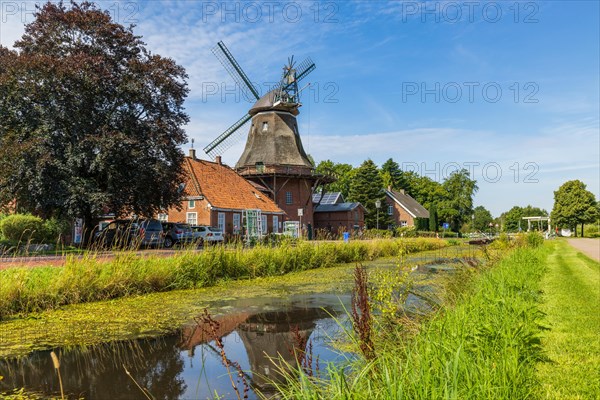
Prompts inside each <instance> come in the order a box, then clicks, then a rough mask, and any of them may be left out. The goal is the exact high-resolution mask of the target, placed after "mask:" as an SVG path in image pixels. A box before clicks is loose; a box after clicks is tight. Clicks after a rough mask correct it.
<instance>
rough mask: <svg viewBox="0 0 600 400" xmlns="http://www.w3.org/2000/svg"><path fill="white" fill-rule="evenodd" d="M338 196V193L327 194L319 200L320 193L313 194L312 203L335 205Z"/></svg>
mask: <svg viewBox="0 0 600 400" xmlns="http://www.w3.org/2000/svg"><path fill="white" fill-rule="evenodd" d="M339 196H340V192H328V193H325V194H324V195H323V197H322V198H321V193H315V194H313V202H314V203H317V202H319V200H321V201H320V203H319V204H335V203H336V202H337V200H338V197H339Z"/></svg>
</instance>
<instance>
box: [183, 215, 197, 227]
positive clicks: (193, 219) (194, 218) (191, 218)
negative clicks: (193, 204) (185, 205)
mask: <svg viewBox="0 0 600 400" xmlns="http://www.w3.org/2000/svg"><path fill="white" fill-rule="evenodd" d="M185 221H186V222H187V223H188V224H190V225H198V213H197V212H189V213H186V216H185Z"/></svg>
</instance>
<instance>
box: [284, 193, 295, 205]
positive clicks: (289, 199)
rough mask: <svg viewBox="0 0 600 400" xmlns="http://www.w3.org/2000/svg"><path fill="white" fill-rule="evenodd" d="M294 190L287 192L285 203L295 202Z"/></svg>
mask: <svg viewBox="0 0 600 400" xmlns="http://www.w3.org/2000/svg"><path fill="white" fill-rule="evenodd" d="M293 203H294V199H293V198H292V192H285V204H293Z"/></svg>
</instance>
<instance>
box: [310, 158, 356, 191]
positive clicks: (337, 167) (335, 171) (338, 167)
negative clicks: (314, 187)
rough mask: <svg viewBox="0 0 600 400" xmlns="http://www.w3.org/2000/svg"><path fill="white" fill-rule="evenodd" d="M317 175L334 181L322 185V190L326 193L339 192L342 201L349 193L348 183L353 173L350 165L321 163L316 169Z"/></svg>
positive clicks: (330, 162) (329, 162)
mask: <svg viewBox="0 0 600 400" xmlns="http://www.w3.org/2000/svg"><path fill="white" fill-rule="evenodd" d="M315 170H316V172H317V173H318V174H322V175H327V176H330V177H332V178H333V179H334V180H335V181H334V182H332V183H328V184H326V185H324V187H323V190H324V191H327V192H341V193H342V196H344V199H346V198H347V197H348V193H349V192H350V182H351V181H352V176H353V173H354V168H353V167H352V165H350V164H343V163H334V162H333V161H331V160H324V161H321V162H320V163H319V164H318V165H317V167H316V169H315Z"/></svg>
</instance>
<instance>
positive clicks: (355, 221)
mask: <svg viewBox="0 0 600 400" xmlns="http://www.w3.org/2000/svg"><path fill="white" fill-rule="evenodd" d="M357 222H358V211H354V223H357Z"/></svg>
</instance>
